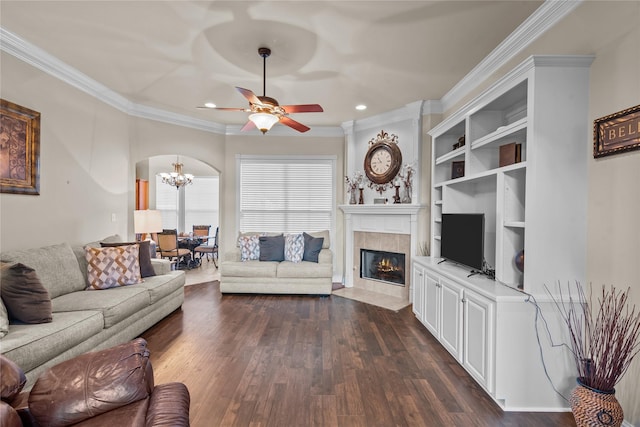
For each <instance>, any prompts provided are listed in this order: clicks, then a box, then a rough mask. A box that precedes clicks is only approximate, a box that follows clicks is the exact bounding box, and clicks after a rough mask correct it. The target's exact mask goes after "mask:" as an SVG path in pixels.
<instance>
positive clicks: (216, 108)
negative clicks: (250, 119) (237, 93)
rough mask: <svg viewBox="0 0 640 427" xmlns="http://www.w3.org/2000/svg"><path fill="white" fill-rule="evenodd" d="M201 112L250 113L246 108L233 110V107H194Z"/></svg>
mask: <svg viewBox="0 0 640 427" xmlns="http://www.w3.org/2000/svg"><path fill="white" fill-rule="evenodd" d="M196 108H199V109H202V110H219V111H244V112H248V111H251V110H250V109H248V108H233V107H196Z"/></svg>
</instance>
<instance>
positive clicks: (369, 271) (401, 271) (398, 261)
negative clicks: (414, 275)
mask: <svg viewBox="0 0 640 427" xmlns="http://www.w3.org/2000/svg"><path fill="white" fill-rule="evenodd" d="M405 267H406V264H405V256H404V254H402V253H397V252H388V251H376V250H371V249H360V277H361V278H363V279H371V280H379V281H381V282H385V283H389V284H391V285H396V286H404V285H405V269H406V268H405Z"/></svg>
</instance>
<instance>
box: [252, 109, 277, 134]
mask: <svg viewBox="0 0 640 427" xmlns="http://www.w3.org/2000/svg"><path fill="white" fill-rule="evenodd" d="M249 120H251V121H252V122H253V123H254V124H255V125H256V127H257V128H258V129H260V132H262V133H263V134H265V133H267V131H268V130H269V129H271V128H272V127H273V125H275V124H276V123H278V121H279V120H280V119H279V118H278V116H274V115H273V114H269V113H254V114H251V115H250V116H249Z"/></svg>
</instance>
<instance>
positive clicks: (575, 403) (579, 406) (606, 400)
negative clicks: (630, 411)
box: [569, 378, 624, 427]
mask: <svg viewBox="0 0 640 427" xmlns="http://www.w3.org/2000/svg"><path fill="white" fill-rule="evenodd" d="M577 383H578V384H577V385H576V388H574V389H573V391H572V392H571V396H570V397H569V403H570V404H571V412H573V417H574V418H575V420H576V425H577V427H603V426H607V427H608V426H612V427H620V426H621V425H622V421H623V420H624V412H623V411H622V406H620V403H619V402H618V399H616V396H615V392H616V391H615V390H611V391H601V390H596V389H593V388H591V387H588V386H586V385H584V384H583V383H582V381H580V378H578V380H577Z"/></svg>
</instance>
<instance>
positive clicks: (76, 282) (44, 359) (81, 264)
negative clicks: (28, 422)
mask: <svg viewBox="0 0 640 427" xmlns="http://www.w3.org/2000/svg"><path fill="white" fill-rule="evenodd" d="M105 240H110V241H111V242H121V241H123V240H121V239H119V238H118V237H117V236H112V237H111V238H109V239H105ZM89 245H90V246H94V247H95V246H97V247H99V246H100V242H93V243H90V244H89ZM84 246H85V245H78V246H71V245H69V244H67V243H63V244H59V245H53V246H47V247H41V248H34V249H27V250H19V251H11V252H3V253H1V254H0V259H2V260H3V261H11V262H20V263H22V264H25V265H27V266H29V267H31V268H33V269H34V270H35V271H36V274H37V276H38V278H39V279H40V281H41V282H42V284H43V285H44V287H45V288H46V289H47V290H48V292H49V296H50V297H51V303H52V308H53V321H52V322H50V323H40V324H10V325H9V332H8V333H7V334H6V335H5V336H4V337H2V338H0V353H2V354H3V355H4V356H6V357H7V358H9V359H11V360H12V361H14V362H15V363H16V364H17V365H18V366H20V367H21V368H22V369H23V370H24V372H25V374H26V376H27V379H28V387H29V386H30V385H32V383H33V381H34V380H35V379H36V378H37V377H38V376H39V375H40V374H41V373H42V372H44V371H45V370H46V369H47V368H49V367H51V366H54V365H56V364H58V363H60V362H63V361H65V360H68V359H71V358H73V357H75V356H77V355H79V354H82V353H85V352H87V351H91V350H100V349H104V348H108V347H111V346H113V345H117V344H121V343H123V342H126V341H129V340H131V339H133V338H135V337H137V336H139V335H140V334H141V333H142V332H144V331H146V330H147V329H149V328H150V327H151V326H153V325H154V324H156V323H157V322H158V321H160V320H161V319H163V318H164V317H166V316H167V315H168V314H170V313H171V312H173V311H175V310H176V309H178V308H180V306H181V305H182V303H183V301H184V283H185V275H184V272H183V271H172V270H171V265H170V263H169V261H167V260H160V259H152V260H151V262H152V265H153V269H154V271H155V273H156V276H151V277H146V278H144V282H143V283H139V284H134V285H129V286H121V287H117V288H111V289H106V290H89V291H88V290H85V289H86V287H87V261H86V259H85V256H84V254H85V250H84Z"/></svg>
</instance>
